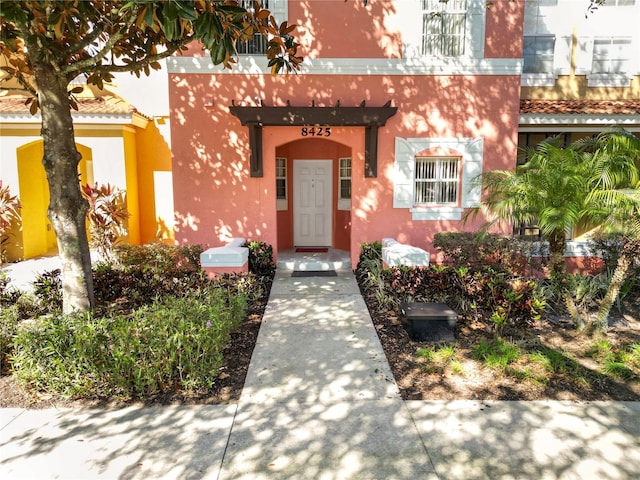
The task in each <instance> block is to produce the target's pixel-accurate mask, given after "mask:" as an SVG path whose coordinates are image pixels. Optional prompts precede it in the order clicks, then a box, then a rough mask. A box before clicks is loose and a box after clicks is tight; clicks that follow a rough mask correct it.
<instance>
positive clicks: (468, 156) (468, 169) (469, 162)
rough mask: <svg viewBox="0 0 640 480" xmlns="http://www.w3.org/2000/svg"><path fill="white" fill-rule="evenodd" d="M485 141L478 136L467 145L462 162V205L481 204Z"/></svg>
mask: <svg viewBox="0 0 640 480" xmlns="http://www.w3.org/2000/svg"><path fill="white" fill-rule="evenodd" d="M483 150H484V141H483V139H482V138H476V139H475V140H473V141H472V142H471V143H469V144H468V145H467V147H466V152H465V155H464V158H463V164H462V207H463V208H474V207H478V206H479V205H480V202H481V200H482V189H481V188H480V183H479V177H478V175H480V174H481V173H482V156H483Z"/></svg>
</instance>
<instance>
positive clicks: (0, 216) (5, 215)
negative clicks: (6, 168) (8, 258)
mask: <svg viewBox="0 0 640 480" xmlns="http://www.w3.org/2000/svg"><path fill="white" fill-rule="evenodd" d="M19 220H20V202H19V201H18V197H16V196H15V195H11V192H10V191H9V186H2V180H0V264H2V262H3V261H4V247H5V243H6V241H7V237H6V236H5V234H6V232H7V230H8V229H9V226H10V225H11V224H12V223H13V222H16V221H19Z"/></svg>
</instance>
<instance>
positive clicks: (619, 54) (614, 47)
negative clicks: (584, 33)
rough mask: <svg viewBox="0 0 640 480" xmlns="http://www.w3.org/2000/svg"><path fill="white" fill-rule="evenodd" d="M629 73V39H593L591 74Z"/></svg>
mask: <svg viewBox="0 0 640 480" xmlns="http://www.w3.org/2000/svg"><path fill="white" fill-rule="evenodd" d="M630 71H631V38H630V37H596V38H594V39H593V63H592V64H591V73H596V74H597V73H626V72H630Z"/></svg>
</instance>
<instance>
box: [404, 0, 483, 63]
mask: <svg viewBox="0 0 640 480" xmlns="http://www.w3.org/2000/svg"><path fill="white" fill-rule="evenodd" d="M468 2H469V3H468V5H467V15H466V26H465V50H464V51H465V53H464V55H461V56H460V57H449V58H447V60H454V59H455V60H461V61H464V62H468V61H472V60H473V59H482V58H483V57H484V43H485V23H486V14H487V6H486V1H485V0H468ZM398 3H399V4H398V5H397V8H398V15H399V16H402V17H403V18H404V19H410V20H409V21H406V20H405V21H404V22H403V23H404V25H403V27H404V28H403V45H402V56H403V57H405V58H410V59H421V60H423V61H425V62H426V63H427V64H431V63H433V62H438V61H440V60H443V58H442V57H439V56H433V57H428V56H422V53H421V38H422V33H423V32H422V19H423V17H422V15H423V12H422V9H421V8H420V2H418V1H417V0H409V1H406V2H398ZM476 74H477V73H476Z"/></svg>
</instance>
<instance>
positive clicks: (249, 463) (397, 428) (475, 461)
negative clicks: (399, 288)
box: [0, 252, 640, 480]
mask: <svg viewBox="0 0 640 480" xmlns="http://www.w3.org/2000/svg"><path fill="white" fill-rule="evenodd" d="M332 255H335V252H333V253H332ZM307 260H309V259H307ZM295 261H296V260H295V258H288V259H287V258H283V259H282V261H281V262H280V264H279V269H278V273H277V275H276V279H275V282H274V285H273V288H272V291H271V297H270V299H269V303H268V306H267V310H266V312H265V315H264V318H263V323H262V327H261V329H260V333H259V336H258V343H257V345H256V349H255V351H254V353H253V357H252V360H251V365H250V368H249V372H248V375H247V379H246V383H245V388H244V390H243V393H242V396H241V398H240V401H239V403H238V405H228V406H224V405H223V406H196V407H178V406H171V407H158V408H133V407H132V408H127V409H122V410H80V411H78V410H69V409H49V410H14V409H4V410H1V411H0V415H1V418H0V478H2V479H4V478H7V479H9V478H11V479H19V478H28V479H31V478H33V479H36V478H37V479H48V478H51V479H53V478H63V479H76V478H77V479H91V478H105V479H107V478H108V479H115V478H122V479H125V478H147V479H149V478H162V479H164V478H180V479H183V478H192V479H200V478H211V479H241V478H242V479H252V480H253V479H284V478H295V479H305V480H306V479H327V480H334V479H411V480H413V479H465V480H466V479H476V478H477V479H485V478H486V479H496V478H504V479H543V478H548V479H637V478H640V403H639V402H586V403H574V402H551V401H546V402H481V401H455V402H450V401H410V402H404V401H403V400H402V399H401V398H400V396H399V393H398V388H397V386H396V384H395V382H394V380H393V377H392V375H391V372H390V368H389V365H388V363H387V361H386V359H385V356H384V353H383V351H382V348H381V345H380V343H379V341H378V338H377V335H376V333H375V329H374V327H373V324H372V322H371V319H370V317H369V314H368V312H367V309H366V306H365V304H364V301H363V299H362V297H361V296H360V294H359V291H358V287H357V284H356V282H355V279H354V277H353V274H352V272H351V271H350V265H349V264H348V262H343V261H342V260H340V259H336V258H328V259H327V258H325V257H322V256H319V255H316V256H313V258H311V261H310V262H309V261H308V262H306V263H303V264H299V265H294V263H295ZM287 262H288V263H287ZM331 267H337V273H338V276H337V277H308V278H305V277H303V278H299V277H291V272H290V271H287V270H286V268H296V269H300V268H306V269H309V270H315V269H323V268H331Z"/></svg>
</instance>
